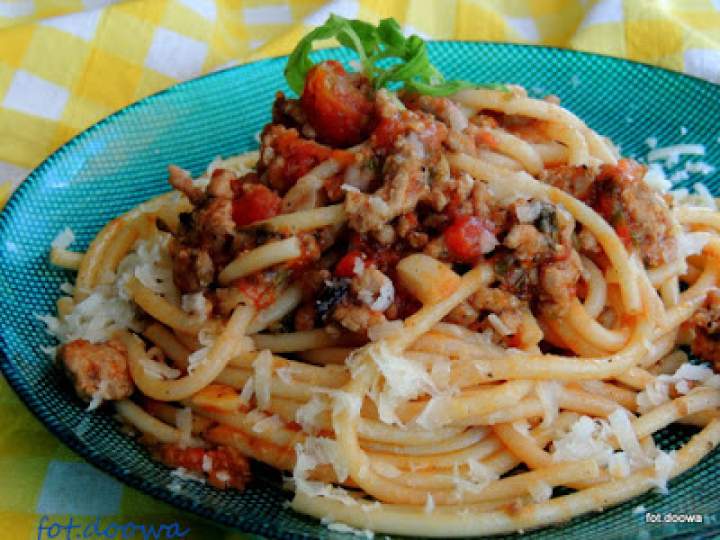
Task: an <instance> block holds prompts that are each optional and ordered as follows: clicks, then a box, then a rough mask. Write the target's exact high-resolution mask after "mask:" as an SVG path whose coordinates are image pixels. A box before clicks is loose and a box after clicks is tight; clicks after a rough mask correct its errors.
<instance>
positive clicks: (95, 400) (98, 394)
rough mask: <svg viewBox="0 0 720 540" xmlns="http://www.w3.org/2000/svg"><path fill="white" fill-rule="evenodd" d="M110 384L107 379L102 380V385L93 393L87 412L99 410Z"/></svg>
mask: <svg viewBox="0 0 720 540" xmlns="http://www.w3.org/2000/svg"><path fill="white" fill-rule="evenodd" d="M108 385H109V382H108V380H107V379H100V383H99V384H98V387H97V390H95V391H94V392H93V395H92V398H91V399H90V403H88V406H87V408H86V409H85V410H86V411H94V410H95V409H97V408H98V407H99V406H100V405H102V402H103V398H102V396H103V395H104V394H105V393H106V392H107V390H108Z"/></svg>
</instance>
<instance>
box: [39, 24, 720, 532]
mask: <svg viewBox="0 0 720 540" xmlns="http://www.w3.org/2000/svg"><path fill="white" fill-rule="evenodd" d="M356 22H357V21H356ZM363 24H364V23H363ZM343 28H344V27H343ZM351 28H354V27H352V25H351ZM386 30H387V29H386ZM383 35H384V34H383ZM403 39H404V38H403ZM292 58H293V57H291V60H292ZM304 75H305V77H306V78H305V79H304V87H303V89H302V95H301V98H300V99H299V100H289V99H286V98H285V97H284V96H283V95H282V94H280V95H279V96H278V98H277V100H276V102H275V105H274V107H273V121H272V122H271V123H270V124H268V126H267V127H266V128H265V129H264V130H263V133H262V135H261V144H260V151H259V154H258V153H253V154H247V155H243V156H238V157H235V158H231V159H229V160H224V161H219V162H214V163H213V164H212V165H211V167H210V169H209V170H208V172H207V174H205V175H203V176H202V177H200V178H197V179H192V178H191V177H190V176H189V175H188V174H187V173H186V172H184V171H182V170H181V169H179V168H177V167H173V168H171V171H170V183H171V184H172V185H173V187H174V188H175V191H174V192H173V193H172V194H168V195H163V196H161V197H159V198H157V199H154V200H152V201H150V202H148V203H145V204H144V205H142V206H141V207H138V208H137V209H134V210H132V211H131V212H129V213H127V214H125V215H123V216H120V217H118V218H117V219H115V220H113V221H112V222H111V223H110V224H108V225H107V226H106V227H105V228H104V229H103V230H102V231H101V232H100V233H99V234H98V235H97V236H96V238H95V239H94V240H93V241H92V243H91V244H90V247H89V249H88V251H87V253H85V254H84V255H83V254H77V253H72V252H68V251H67V250H66V249H65V248H64V247H54V248H53V256H52V257H53V258H52V260H53V262H55V263H56V264H59V265H63V266H66V267H68V268H73V269H77V270H78V275H77V280H76V285H75V291H74V295H73V296H72V297H67V298H63V299H61V301H60V302H58V319H52V320H51V319H48V323H49V326H50V327H51V329H52V330H53V331H54V332H55V333H56V335H58V336H59V337H60V339H61V341H63V342H64V343H65V345H64V346H63V348H62V349H61V351H60V354H61V356H62V359H63V361H64V363H65V366H66V368H67V370H68V372H69V373H70V374H71V376H72V377H73V380H74V382H75V385H76V388H77V390H78V393H79V394H80V395H81V396H82V397H85V398H86V399H92V401H93V402H95V403H97V402H98V401H100V400H102V399H105V400H116V409H117V412H118V413H119V415H120V416H121V417H122V418H123V419H124V420H125V421H126V422H127V423H128V424H130V425H132V426H133V427H134V428H135V429H136V430H137V431H139V432H140V433H141V434H142V439H143V441H144V442H146V443H147V444H148V445H149V447H150V448H151V449H152V450H153V452H154V453H155V454H156V455H157V456H158V457H159V458H160V459H162V460H163V461H164V462H165V463H167V464H169V465H171V466H183V467H185V468H187V469H190V470H194V471H195V472H199V473H205V474H207V475H208V476H209V477H210V478H211V480H212V483H213V485H216V486H218V487H228V486H233V487H238V488H241V487H242V486H243V485H244V481H245V479H246V476H247V467H246V462H245V461H244V460H245V459H246V458H251V459H255V460H259V461H262V462H265V463H267V464H269V465H271V466H273V467H276V468H278V469H280V470H285V471H292V473H293V479H294V489H295V498H294V500H293V503H292V506H293V508H295V509H296V510H298V511H300V512H304V513H307V514H310V515H313V516H316V517H317V518H322V519H325V520H331V521H333V520H336V521H340V522H342V523H345V524H348V525H350V526H353V527H358V528H361V529H364V528H368V529H371V530H374V531H378V532H385V533H397V534H407V535H422V536H442V537H450V536H468V535H479V534H494V533H503V532H510V531H516V530H527V529H530V528H533V527H539V526H543V525H548V524H552V523H559V522H562V521H565V520H567V519H569V518H571V517H572V516H575V515H578V514H582V513H585V512H588V511H591V510H598V509H602V508H604V507H607V506H608V505H613V504H617V503H620V502H622V501H625V500H627V499H629V498H631V497H634V496H636V495H639V494H641V493H643V492H645V491H647V490H649V489H652V488H653V487H657V488H659V489H666V483H667V481H668V480H669V479H671V478H673V477H675V476H677V475H679V474H681V473H682V472H683V471H685V470H687V469H688V468H690V467H692V466H693V465H695V464H696V463H697V462H698V461H700V460H701V459H702V458H703V456H705V455H706V454H707V453H709V452H710V451H711V450H712V449H713V448H715V446H717V445H718V443H720V376H718V375H715V374H714V373H713V371H712V370H711V369H710V368H708V367H706V366H704V365H692V364H690V363H688V362H687V356H686V355H685V354H684V353H682V352H678V347H679V346H681V345H690V346H691V347H692V349H693V351H694V352H696V353H697V354H699V355H700V356H701V358H703V359H705V360H708V361H710V362H715V365H716V366H717V365H718V363H719V362H720V295H717V293H716V290H717V285H718V280H719V279H720V236H718V230H719V227H720V226H719V225H718V224H719V223H720V214H718V212H717V211H715V210H711V209H708V208H700V207H698V206H697V205H696V204H694V200H692V199H688V200H686V201H685V202H683V201H680V200H677V199H675V198H673V197H671V196H669V195H663V194H662V193H659V192H656V191H655V190H654V189H653V188H652V187H651V186H649V185H648V184H647V183H645V181H644V179H643V178H644V175H645V168H644V167H642V166H641V165H639V164H637V163H635V162H633V161H631V160H628V159H623V158H620V156H618V155H617V152H616V149H615V148H614V147H613V146H612V144H611V143H610V142H609V141H608V140H607V139H605V138H603V137H601V136H599V135H598V134H596V133H595V132H594V131H593V130H592V129H590V128H589V127H588V126H587V125H586V124H585V123H584V122H582V120H580V119H579V118H578V117H576V116H575V115H573V114H572V113H570V112H569V111H567V110H566V109H564V108H562V107H561V106H560V105H559V104H558V103H557V102H556V100H555V99H545V100H539V99H532V98H530V97H528V96H527V95H526V93H525V91H524V90H523V89H522V88H519V87H511V88H505V89H493V88H463V87H462V85H455V86H453V84H451V83H450V82H446V83H443V85H444V86H438V87H433V86H428V85H425V86H423V84H424V83H423V84H421V80H422V79H417V80H416V81H415V82H414V83H413V84H414V85H415V86H413V85H411V84H409V83H406V89H405V90H403V91H400V92H399V93H395V92H391V91H389V90H386V89H383V88H380V89H378V88H377V87H375V86H373V84H371V81H370V79H369V75H367V73H366V75H367V76H366V75H362V74H359V73H347V72H346V71H345V70H344V69H343V68H342V67H341V66H340V64H338V63H337V62H333V61H329V62H324V63H321V64H318V65H316V66H314V67H312V69H309V68H308V69H307V70H306V71H305V73H304ZM375 77H378V75H377V74H375ZM428 84H429V83H428ZM439 89H445V90H448V93H450V92H451V93H450V95H449V96H447V97H443V96H439V95H437V94H438V93H439V92H440V90H439ZM445 90H442V91H443V92H444V91H445ZM423 91H426V93H427V94H429V95H423ZM111 368H112V369H111ZM674 422H685V423H688V424H693V425H697V426H700V427H701V428H702V430H701V431H700V432H699V433H698V434H697V435H695V436H694V437H693V438H692V439H691V440H690V441H689V442H688V443H687V444H686V445H685V446H684V447H683V448H682V449H680V450H678V451H677V452H674V453H666V452H664V451H662V450H660V449H658V448H656V447H655V445H654V443H653V439H652V435H653V433H656V432H657V431H658V430H661V429H663V428H665V427H666V426H668V425H669V424H671V423H674ZM518 467H521V468H520V469H518ZM522 467H524V468H525V469H526V470H524V471H523V469H522ZM518 471H523V472H518ZM558 486H565V487H569V488H572V489H573V490H575V491H574V492H573V493H571V494H569V495H562V496H556V497H554V496H553V494H554V488H556V487H558Z"/></svg>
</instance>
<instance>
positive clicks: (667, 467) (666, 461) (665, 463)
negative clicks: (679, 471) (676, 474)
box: [653, 450, 675, 494]
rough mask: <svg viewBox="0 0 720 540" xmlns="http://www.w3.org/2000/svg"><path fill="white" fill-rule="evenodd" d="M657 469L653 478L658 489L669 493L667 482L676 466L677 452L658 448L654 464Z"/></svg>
mask: <svg viewBox="0 0 720 540" xmlns="http://www.w3.org/2000/svg"><path fill="white" fill-rule="evenodd" d="M653 467H654V469H655V477H654V479H653V481H654V483H655V485H656V486H657V489H658V491H659V492H660V493H662V494H667V492H668V489H667V482H668V480H669V479H670V476H672V471H673V469H674V468H675V452H671V453H667V452H663V451H662V450H658V454H657V456H656V457H655V461H654V464H653Z"/></svg>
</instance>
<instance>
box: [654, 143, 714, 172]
mask: <svg viewBox="0 0 720 540" xmlns="http://www.w3.org/2000/svg"><path fill="white" fill-rule="evenodd" d="M682 155H692V156H704V155H705V145H703V144H675V145H672V146H664V147H662V148H653V149H652V150H651V151H650V152H649V153H648V155H647V159H648V161H649V162H650V161H665V166H666V167H673V166H675V165H677V164H678V163H679V162H680V156H682Z"/></svg>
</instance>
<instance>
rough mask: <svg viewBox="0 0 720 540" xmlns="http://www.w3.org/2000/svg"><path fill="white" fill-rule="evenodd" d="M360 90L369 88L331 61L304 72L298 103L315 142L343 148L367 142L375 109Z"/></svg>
mask: <svg viewBox="0 0 720 540" xmlns="http://www.w3.org/2000/svg"><path fill="white" fill-rule="evenodd" d="M363 86H365V87H366V88H369V85H368V84H367V81H366V80H364V79H363V78H362V77H360V76H358V75H354V76H351V75H349V74H348V73H347V72H346V71H345V69H344V68H343V67H342V65H341V64H340V63H339V62H336V61H334V60H330V61H327V62H322V63H320V64H317V65H316V66H314V67H313V68H312V69H311V70H310V71H309V72H308V74H307V77H306V79H305V88H304V89H303V93H302V96H301V97H300V102H301V104H302V107H303V110H304V111H305V114H306V115H307V118H308V121H309V122H310V125H311V126H312V127H313V129H315V132H316V134H317V139H318V140H319V141H321V142H323V143H326V144H329V145H331V146H335V147H339V148H346V147H348V146H353V145H355V144H358V143H359V142H362V141H363V140H365V139H366V138H367V136H368V134H369V133H370V128H371V124H372V120H373V118H372V117H373V111H374V108H375V105H374V103H373V101H371V99H370V98H369V97H368V94H369V90H365V91H363V88H362V87H363Z"/></svg>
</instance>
